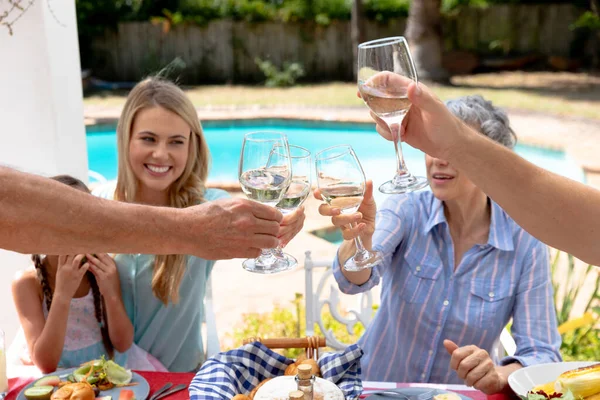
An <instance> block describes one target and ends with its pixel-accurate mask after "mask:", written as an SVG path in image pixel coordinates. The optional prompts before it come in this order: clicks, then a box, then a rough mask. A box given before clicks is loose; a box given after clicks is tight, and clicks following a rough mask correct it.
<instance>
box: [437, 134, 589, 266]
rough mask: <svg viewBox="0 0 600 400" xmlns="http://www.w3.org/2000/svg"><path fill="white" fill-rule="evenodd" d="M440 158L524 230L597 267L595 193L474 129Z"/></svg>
mask: <svg viewBox="0 0 600 400" xmlns="http://www.w3.org/2000/svg"><path fill="white" fill-rule="evenodd" d="M463 133H464V132H463ZM446 158H447V159H448V161H449V162H450V163H451V164H452V165H453V166H454V167H456V168H458V169H459V170H461V171H463V172H464V173H466V174H467V176H468V177H469V178H470V179H471V180H472V181H473V183H475V184H476V185H477V186H478V187H479V188H481V189H482V190H483V191H484V192H485V193H486V194H487V195H488V196H490V197H491V198H492V199H493V200H494V201H495V202H497V203H498V204H499V205H500V206H501V207H502V208H503V209H504V210H505V211H506V212H507V213H508V214H509V215H510V216H511V217H512V218H513V219H514V220H515V221H516V222H517V223H518V224H519V225H520V226H522V227H523V228H524V229H525V230H526V231H527V232H529V233H531V234H532V235H533V236H535V237H536V238H538V239H539V240H541V241H542V242H545V243H547V244H548V245H550V246H552V247H555V248H558V249H560V250H563V251H566V252H568V253H571V254H573V255H574V256H575V257H577V258H580V259H582V260H584V261H586V262H589V263H591V264H594V265H600V247H599V246H598V241H600V192H599V191H597V190H595V189H593V188H591V187H589V186H586V185H584V184H581V183H578V182H574V181H572V180H570V179H567V178H564V177H562V176H559V175H556V174H553V173H550V172H548V171H546V170H544V169H542V168H540V167H537V166H535V165H534V164H532V163H530V162H528V161H527V160H525V159H523V158H521V157H520V156H518V155H517V154H515V153H514V152H512V151H510V150H508V149H506V148H505V147H503V146H501V145H498V144H496V143H494V142H492V141H491V140H489V139H487V138H486V137H484V136H483V135H480V134H476V133H475V132H474V131H472V132H470V133H469V134H462V135H460V137H459V138H458V140H457V142H456V145H455V146H454V147H453V149H452V151H449V153H448V154H447V155H446Z"/></svg>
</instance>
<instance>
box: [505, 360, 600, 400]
mask: <svg viewBox="0 0 600 400" xmlns="http://www.w3.org/2000/svg"><path fill="white" fill-rule="evenodd" d="M597 363H598V361H569V362H558V363H548V364H537V365H531V366H529V367H525V368H521V369H518V370H516V371H515V372H513V373H512V374H510V375H509V376H508V384H509V385H510V388H511V389H512V390H513V392H515V393H516V394H518V395H519V396H527V392H529V391H530V390H531V389H533V388H534V387H535V386H537V385H544V384H546V383H548V382H552V381H555V380H556V378H558V376H559V375H560V374H562V373H563V372H567V371H570V370H572V369H577V368H581V367H587V366H590V365H592V364H597Z"/></svg>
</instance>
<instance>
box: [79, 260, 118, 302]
mask: <svg viewBox="0 0 600 400" xmlns="http://www.w3.org/2000/svg"><path fill="white" fill-rule="evenodd" d="M86 257H87V259H88V262H89V263H90V271H91V272H92V274H94V276H95V277H96V282H98V288H99V289H100V293H101V294H102V296H104V298H105V299H111V298H115V297H119V296H120V295H121V284H120V283H119V273H118V272H117V265H116V264H115V260H113V259H112V257H111V256H109V255H108V254H96V255H93V254H86Z"/></svg>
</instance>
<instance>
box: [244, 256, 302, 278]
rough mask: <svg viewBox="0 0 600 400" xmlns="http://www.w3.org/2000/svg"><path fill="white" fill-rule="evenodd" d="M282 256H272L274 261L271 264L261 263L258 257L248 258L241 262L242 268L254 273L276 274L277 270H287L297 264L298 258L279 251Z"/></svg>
mask: <svg viewBox="0 0 600 400" xmlns="http://www.w3.org/2000/svg"><path fill="white" fill-rule="evenodd" d="M281 254H283V257H273V258H274V259H275V261H274V262H273V263H271V264H268V265H266V264H263V263H262V262H260V259H258V258H249V259H247V260H246V261H244V262H243V263H242V266H243V267H244V269H245V270H246V271H248V272H254V273H255V274H265V275H267V274H276V273H279V272H285V271H289V270H291V269H293V268H296V267H297V266H298V260H296V259H295V258H294V257H293V256H291V255H289V254H286V253H281Z"/></svg>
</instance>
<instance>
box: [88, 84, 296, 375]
mask: <svg viewBox="0 0 600 400" xmlns="http://www.w3.org/2000/svg"><path fill="white" fill-rule="evenodd" d="M117 136H118V139H117V140H118V151H119V174H118V180H117V185H116V188H115V187H114V185H113V186H112V187H104V188H100V189H99V190H98V191H97V192H95V194H97V195H99V196H101V197H105V198H114V199H115V200H119V201H125V202H131V203H139V204H140V203H141V204H149V205H157V206H166V207H177V208H184V207H189V206H192V205H195V204H199V203H202V202H206V201H212V200H216V199H219V198H224V197H228V194H227V193H226V192H224V191H222V190H217V189H206V188H205V182H206V178H207V176H208V167H209V161H210V155H209V150H208V145H207V143H206V140H205V138H204V135H203V133H202V128H201V126H200V122H199V121H198V115H197V113H196V109H195V108H194V105H193V104H192V102H191V101H190V100H189V99H188V97H187V96H186V95H185V93H184V92H183V91H182V90H181V89H180V88H179V87H177V86H176V85H174V84H173V83H171V82H168V81H165V80H161V79H158V78H150V79H146V80H144V81H142V82H140V83H139V84H137V85H136V87H134V88H133V90H132V91H131V93H130V94H129V96H128V98H127V102H126V103H125V106H124V108H123V112H122V114H121V118H120V119H119V124H118V126H117ZM215 207H218V205H217V204H215ZM232 212H235V210H232ZM303 221H304V213H303V210H299V211H298V212H296V213H293V214H290V215H288V216H286V217H285V218H284V221H283V223H282V228H281V229H280V235H279V236H280V239H281V241H282V242H283V243H287V242H288V241H289V240H290V239H291V238H292V237H293V236H294V235H295V234H296V233H297V232H298V231H299V230H300V229H301V228H302V223H303ZM156 229H160V226H156ZM115 261H116V262H117V268H118V270H119V276H120V279H121V288H122V290H123V300H124V303H125V308H126V310H127V313H128V315H129V317H130V318H131V320H132V321H133V326H134V342H135V343H136V344H137V345H138V346H139V347H141V348H142V349H144V350H146V351H148V352H149V353H150V354H151V355H153V356H154V357H156V358H157V359H158V360H159V361H160V362H161V363H162V364H163V365H164V366H165V367H166V368H167V369H168V370H169V371H174V372H184V371H193V370H196V369H197V367H198V366H199V365H200V364H201V363H202V361H203V360H204V349H203V344H202V336H201V323H202V320H203V314H204V310H203V301H204V296H205V290H206V281H207V279H208V277H209V275H210V273H211V271H212V268H213V266H214V263H215V261H214V260H205V259H202V258H198V257H194V256H186V255H157V256H154V255H147V254H122V255H117V256H116V257H115Z"/></svg>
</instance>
